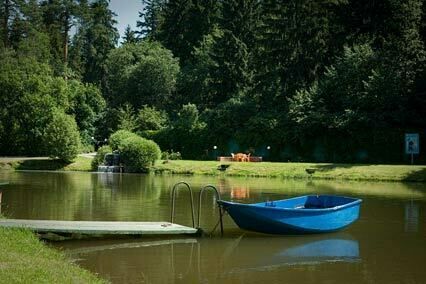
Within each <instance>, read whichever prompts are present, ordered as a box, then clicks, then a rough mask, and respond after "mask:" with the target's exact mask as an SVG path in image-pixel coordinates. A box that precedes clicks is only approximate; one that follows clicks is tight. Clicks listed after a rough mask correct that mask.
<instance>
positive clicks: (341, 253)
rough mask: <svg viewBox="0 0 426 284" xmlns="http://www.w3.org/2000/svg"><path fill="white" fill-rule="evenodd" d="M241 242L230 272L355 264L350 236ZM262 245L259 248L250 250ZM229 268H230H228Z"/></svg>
mask: <svg viewBox="0 0 426 284" xmlns="http://www.w3.org/2000/svg"><path fill="white" fill-rule="evenodd" d="M256 239H257V238H244V239H241V241H240V243H239V244H238V246H237V247H236V248H235V249H234V252H233V253H232V255H231V256H230V257H229V258H228V259H229V260H230V262H232V263H234V264H235V263H239V264H241V265H237V266H236V267H234V268H233V269H231V272H237V271H244V270H247V269H249V270H251V269H255V270H271V269H274V268H279V267H281V266H287V265H316V264H321V263H327V262H328V263H333V262H358V261H360V260H361V258H360V254H359V243H358V241H357V240H355V239H353V238H352V237H351V236H350V235H349V234H331V235H327V236H309V237H303V238H301V237H286V238H269V239H266V238H260V239H257V240H256ZM256 243H257V245H259V243H263V246H261V247H260V248H257V249H256V248H255V249H254V248H253V246H254V245H255V244H256ZM230 266H232V265H229V266H228V267H230Z"/></svg>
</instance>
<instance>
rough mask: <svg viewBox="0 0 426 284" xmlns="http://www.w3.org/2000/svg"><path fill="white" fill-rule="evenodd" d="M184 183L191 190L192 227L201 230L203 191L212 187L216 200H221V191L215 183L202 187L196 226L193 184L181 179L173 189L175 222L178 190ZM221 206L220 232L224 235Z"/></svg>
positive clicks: (172, 203) (172, 209) (171, 215)
mask: <svg viewBox="0 0 426 284" xmlns="http://www.w3.org/2000/svg"><path fill="white" fill-rule="evenodd" d="M181 185H184V186H185V188H186V189H187V190H188V192H189V197H190V204H191V216H192V227H193V228H197V229H198V230H200V231H202V230H201V201H202V197H203V193H204V191H206V190H208V189H211V190H213V192H214V194H215V196H216V200H220V194H219V191H218V190H217V188H216V187H214V186H213V185H210V184H209V185H206V186H204V187H203V188H201V190H200V193H199V194H198V222H197V227H195V212H194V198H193V194H192V189H191V186H190V185H189V184H188V183H187V182H185V181H180V182H178V183H176V184H175V185H174V186H173V189H172V200H171V214H170V222H171V223H173V222H174V217H175V209H176V205H175V204H176V191H177V190H178V189H179V188H181V187H180V186H181ZM218 208H219V223H220V233H221V236H223V220H222V217H223V213H222V208H221V207H220V206H218ZM216 227H217V224H216V226H215V228H214V229H213V231H214V230H215V229H216Z"/></svg>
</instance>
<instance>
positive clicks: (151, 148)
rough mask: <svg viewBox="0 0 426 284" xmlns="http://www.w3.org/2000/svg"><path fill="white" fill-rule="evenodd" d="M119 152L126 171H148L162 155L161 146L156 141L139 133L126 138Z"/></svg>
mask: <svg viewBox="0 0 426 284" xmlns="http://www.w3.org/2000/svg"><path fill="white" fill-rule="evenodd" d="M118 152H119V153H120V159H121V161H122V162H123V164H124V169H125V171H126V172H147V170H148V168H149V167H150V166H152V165H153V164H154V163H155V161H156V160H158V159H160V157H161V150H160V147H158V145H157V144H156V143H155V142H154V141H152V140H148V139H145V138H142V137H140V136H137V135H135V136H131V137H128V138H126V139H124V140H123V141H122V143H121V144H120V146H119V149H118Z"/></svg>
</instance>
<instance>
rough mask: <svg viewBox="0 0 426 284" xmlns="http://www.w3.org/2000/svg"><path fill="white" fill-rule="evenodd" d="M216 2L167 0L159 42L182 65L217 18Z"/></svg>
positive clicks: (210, 29) (210, 0) (159, 30)
mask: <svg viewBox="0 0 426 284" xmlns="http://www.w3.org/2000/svg"><path fill="white" fill-rule="evenodd" d="M218 5H219V4H218V2H217V1H215V0H207V1H203V0H170V1H168V2H167V3H166V5H165V6H164V9H163V11H162V19H163V20H162V22H161V25H160V26H159V28H158V39H159V40H160V42H161V43H162V44H163V45H164V46H165V47H166V48H168V49H170V50H171V51H172V52H173V54H174V56H176V57H179V59H180V62H181V64H183V65H185V63H186V62H187V60H188V59H190V58H191V53H192V52H193V51H194V48H196V47H199V45H200V43H201V41H202V39H203V37H204V36H205V35H207V34H209V33H210V32H211V31H212V29H213V27H214V22H215V20H216V18H217V12H218Z"/></svg>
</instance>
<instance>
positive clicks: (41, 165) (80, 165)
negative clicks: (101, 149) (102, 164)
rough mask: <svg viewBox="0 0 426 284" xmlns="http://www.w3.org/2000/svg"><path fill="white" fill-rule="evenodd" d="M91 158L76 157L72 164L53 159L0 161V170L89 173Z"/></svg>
mask: <svg viewBox="0 0 426 284" xmlns="http://www.w3.org/2000/svg"><path fill="white" fill-rule="evenodd" d="M91 162H92V158H86V157H80V156H79V157H77V158H76V159H75V160H74V162H72V163H64V162H62V161H59V160H53V159H47V158H44V159H36V160H22V161H8V160H7V159H5V158H4V159H3V161H1V160H0V169H16V170H42V171H84V172H88V171H91V170H92V168H91Z"/></svg>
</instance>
